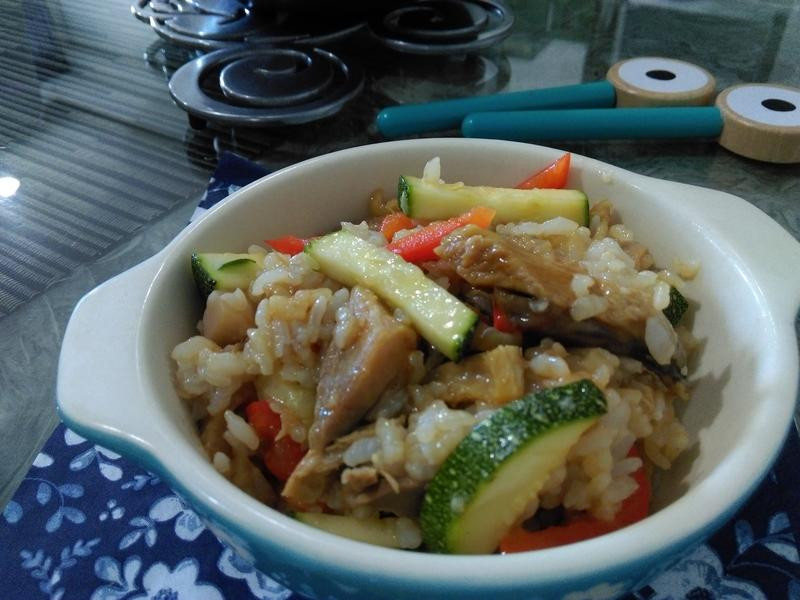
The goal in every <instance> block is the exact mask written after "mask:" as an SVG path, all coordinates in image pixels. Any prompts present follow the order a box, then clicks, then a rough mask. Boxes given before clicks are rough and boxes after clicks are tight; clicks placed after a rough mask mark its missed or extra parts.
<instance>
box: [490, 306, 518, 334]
mask: <svg viewBox="0 0 800 600" xmlns="http://www.w3.org/2000/svg"><path fill="white" fill-rule="evenodd" d="M492 327H494V328H495V329H497V331H502V332H503V333H516V332H517V331H519V328H518V327H517V326H516V325H514V322H513V321H512V320H511V318H509V316H508V315H507V314H506V313H505V312H504V311H503V309H502V308H500V307H499V306H498V305H497V303H495V302H493V303H492Z"/></svg>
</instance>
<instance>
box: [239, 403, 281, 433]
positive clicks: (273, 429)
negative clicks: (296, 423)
mask: <svg viewBox="0 0 800 600" xmlns="http://www.w3.org/2000/svg"><path fill="white" fill-rule="evenodd" d="M244 412H245V415H247V422H248V423H250V427H252V428H253V429H254V430H255V432H256V435H258V437H259V439H261V440H263V441H265V442H269V443H270V444H271V443H272V442H274V441H275V438H276V437H278V434H279V433H280V431H281V416H280V415H279V414H278V413H276V412H275V411H273V410H272V409H271V408H270V407H269V402H267V401H266V400H256V401H255V402H251V403H250V404H248V405H247V406H246V407H245V409H244Z"/></svg>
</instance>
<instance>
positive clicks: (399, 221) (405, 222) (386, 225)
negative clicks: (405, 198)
mask: <svg viewBox="0 0 800 600" xmlns="http://www.w3.org/2000/svg"><path fill="white" fill-rule="evenodd" d="M414 227H416V223H414V221H412V220H411V219H409V218H408V217H407V216H406V215H405V214H404V213H401V212H393V213H389V214H388V215H386V216H385V217H384V218H383V221H381V233H382V234H383V236H384V237H385V238H386V241H387V242H391V241H392V238H393V237H394V234H395V233H397V232H398V231H402V230H403V229H413V228H414Z"/></svg>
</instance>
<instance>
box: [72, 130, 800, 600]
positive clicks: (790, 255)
mask: <svg viewBox="0 0 800 600" xmlns="http://www.w3.org/2000/svg"><path fill="white" fill-rule="evenodd" d="M560 154H561V153H560V152H559V151H556V150H553V149H549V148H543V147H539V146H532V145H528V144H519V143H513V142H503V141H487V140H475V139H426V140H412V141H402V142H391V143H386V144H376V145H372V146H365V147H360V148H353V149H350V150H344V151H341V152H336V153H333V154H329V155H326V156H321V157H318V158H315V159H312V160H309V161H306V162H303V163H300V164H297V165H294V166H292V167H289V168H287V169H284V170H282V171H279V172H277V173H274V174H272V175H270V176H268V177H265V178H263V179H261V180H259V181H257V182H255V183H253V184H251V185H249V186H247V187H246V188H243V189H241V190H239V191H238V192H236V193H235V194H233V195H232V196H231V197H230V198H229V199H228V200H227V201H226V202H224V203H222V204H221V205H218V206H217V207H215V208H214V209H212V210H211V211H210V212H209V213H207V214H206V215H205V216H204V217H203V218H201V219H200V220H199V221H197V222H195V223H194V224H193V225H191V226H190V227H188V228H187V229H186V230H185V231H184V232H182V233H181V235H180V236H178V238H177V239H176V240H175V241H174V242H172V243H171V244H170V245H169V246H167V247H166V248H165V249H164V250H163V251H162V252H160V253H159V254H157V255H156V256H154V257H152V258H151V259H149V260H147V261H146V262H144V263H142V264H140V265H139V266H137V267H135V268H133V269H131V270H129V271H127V272H125V273H123V274H122V275H119V276H118V277H115V278H114V279H112V280H110V281H108V282H106V283H105V284H103V285H101V286H100V287H99V288H97V289H96V290H94V291H93V292H91V293H90V294H88V295H87V296H86V297H85V298H84V299H83V300H82V301H81V302H80V304H79V305H78V306H77V308H76V309H75V312H74V314H73V316H72V319H71V320H70V323H69V326H68V328H67V331H66V334H65V338H64V344H63V348H62V353H61V361H60V365H59V376H58V404H59V409H60V412H61V415H62V417H63V418H64V420H65V421H66V423H67V424H68V425H69V426H70V427H71V428H73V429H74V430H76V431H77V432H78V433H80V434H82V435H84V436H86V437H88V438H91V439H93V440H96V441H97V442H98V443H101V444H103V445H105V446H107V447H109V448H112V449H114V450H117V451H118V452H120V453H122V454H124V455H126V456H127V457H129V458H131V459H134V460H137V461H139V462H141V463H142V464H144V465H145V466H147V467H148V468H150V469H151V470H153V471H155V472H157V473H159V474H160V475H162V476H163V477H164V479H165V480H166V481H167V482H168V483H169V484H170V485H171V486H172V487H173V488H174V489H175V490H176V491H178V492H179V493H180V494H181V495H182V496H183V497H184V498H185V499H186V500H187V501H188V502H189V503H190V504H191V505H192V507H193V508H194V509H195V510H196V511H197V512H198V513H199V514H200V515H201V516H202V517H203V518H204V519H206V521H207V522H208V523H209V524H210V526H211V527H212V529H213V530H214V531H215V532H216V533H217V534H218V535H219V536H220V537H221V538H223V539H225V540H226V541H228V542H230V543H231V544H233V545H234V547H235V548H237V549H238V550H239V551H240V553H241V554H242V555H243V556H245V557H249V558H252V559H253V560H255V562H256V564H257V565H258V567H259V568H260V569H262V570H263V571H264V573H266V574H268V575H270V576H272V577H273V578H275V579H276V580H277V581H279V582H281V583H284V584H286V585H288V586H290V587H292V588H293V589H295V590H297V591H300V592H302V593H304V594H307V595H309V596H313V597H319V598H322V597H325V598H328V597H352V596H353V595H354V594H355V593H360V594H363V595H364V597H370V598H379V597H385V598H403V597H407V598H418V597H425V598H431V597H441V598H445V597H457V598H486V597H492V598H493V599H500V598H509V599H510V598H520V597H533V596H534V595H536V596H537V597H571V598H578V597H580V598H583V597H586V595H587V594H585V593H584V592H587V590H591V592H590V593H588V592H587V593H588V595H590V596H591V595H595V596H598V597H604V598H605V597H613V596H614V595H616V594H617V593H621V592H623V591H625V590H627V589H631V588H633V587H634V586H636V585H637V584H640V583H644V582H646V581H647V580H648V578H650V577H652V576H653V575H654V574H655V573H657V572H658V571H659V570H661V569H663V568H664V567H666V566H667V565H669V564H670V562H671V561H674V560H675V559H676V558H677V557H678V556H679V555H680V554H681V553H682V552H685V551H686V550H687V549H689V548H691V547H692V546H693V545H695V544H697V543H699V542H700V541H701V540H703V539H704V538H706V537H708V536H709V535H710V534H711V533H712V532H713V531H714V530H715V529H716V528H718V527H719V526H721V525H722V524H723V523H724V522H725V520H726V519H727V518H729V517H730V516H731V515H732V514H733V512H734V511H735V509H736V508H737V507H738V506H739V505H741V503H742V502H744V500H745V499H746V498H747V496H748V495H749V494H750V493H751V492H752V491H753V490H754V488H755V487H756V485H757V484H758V483H759V481H760V479H761V478H762V477H763V476H764V475H765V474H766V473H767V470H768V469H769V467H770V465H771V463H772V462H773V460H774V459H775V457H776V456H777V453H778V451H779V449H780V447H781V444H782V442H783V440H784V437H785V435H786V432H787V430H788V427H789V425H790V423H791V420H792V415H793V409H794V405H795V397H796V391H797V377H798V353H797V344H796V338H795V332H794V327H793V323H794V319H795V315H796V312H797V308H798V305H799V304H800V278H798V276H797V265H800V245H798V243H797V242H796V241H795V240H794V239H793V238H792V237H791V236H790V235H789V234H788V233H787V232H785V231H784V230H783V229H782V228H781V227H780V226H778V225H777V224H776V223H774V222H773V221H772V220H770V219H769V218H768V217H767V216H766V215H764V214H763V213H762V212H761V211H759V210H758V209H756V208H754V207H753V206H752V205H750V204H749V203H747V202H746V201H744V200H742V199H740V198H736V197H734V196H731V195H729V194H725V193H721V192H716V191H712V190H708V189H702V188H697V187H691V186H687V185H683V184H678V183H671V182H668V181H661V180H656V179H651V178H648V177H644V176H641V175H636V174H633V173H630V172H627V171H624V170H621V169H618V168H616V167H613V166H610V165H607V164H603V163H600V162H597V161H594V160H591V159H588V158H584V157H581V156H574V157H573V162H572V171H571V175H570V182H569V186H570V187H577V188H581V189H583V190H585V191H586V193H587V194H588V195H589V197H590V199H593V200H595V201H596V200H600V199H603V198H611V199H612V200H613V201H614V203H615V206H616V207H617V208H618V210H619V212H620V213H621V214H622V216H623V218H624V220H625V223H626V224H628V225H629V226H630V227H631V228H632V229H633V231H634V232H635V233H636V235H637V239H639V240H641V241H643V242H645V243H646V244H647V245H649V247H650V248H651V250H652V252H653V254H654V256H655V257H656V259H657V261H659V262H660V264H662V265H666V264H668V263H669V261H671V259H672V258H673V257H678V258H683V259H699V260H700V261H701V263H702V268H701V271H700V274H699V275H698V277H697V278H696V279H695V280H694V281H693V282H692V283H691V284H690V286H689V289H688V296H689V298H690V299H691V301H692V303H693V305H694V308H695V315H694V332H695V334H696V335H697V336H699V337H700V338H701V339H702V340H703V341H704V347H703V350H702V355H701V357H700V359H699V362H698V364H697V365H696V368H695V370H694V372H693V374H692V380H693V381H694V391H693V398H692V401H691V403H690V404H689V405H688V406H687V407H686V410H685V412H684V415H683V420H684V422H685V423H686V425H687V427H688V429H689V432H690V435H691V444H692V445H691V448H690V450H689V451H687V452H686V453H685V456H683V458H681V459H680V460H679V461H678V463H677V464H676V465H675V466H674V468H673V469H672V470H671V471H670V472H669V474H668V475H667V476H666V477H664V478H663V480H662V482H661V485H660V488H659V491H658V493H657V494H656V497H655V506H656V509H657V510H656V512H655V514H653V515H652V516H650V517H648V518H647V519H645V520H644V521H642V522H640V523H637V524H636V525H633V526H631V527H628V528H626V529H623V530H621V531H618V532H615V533H612V534H609V535H607V536H604V537H602V538H598V539H594V540H589V541H585V542H581V543H579V544H573V545H570V546H565V547H560V548H555V549H551V550H544V551H539V552H535V553H523V554H519V555H511V556H478V557H475V556H439V555H432V554H425V553H419V552H403V551H398V550H389V549H384V548H378V547H372V546H368V545H365V544H361V543H358V542H353V541H349V540H345V539H342V538H339V537H336V536H332V535H329V534H326V533H323V532H320V531H317V530H314V529H312V528H310V527H307V526H305V525H303V524H301V523H298V522H296V521H294V520H293V519H291V518H289V517H287V516H285V515H283V514H281V513H278V512H276V511H274V510H272V509H270V508H268V507H266V506H264V505H262V504H260V503H259V502H257V501H256V500H254V499H253V498H251V497H249V496H247V495H246V494H244V493H243V492H241V491H239V490H238V489H237V488H235V487H234V486H233V485H232V484H230V483H228V482H227V481H226V480H225V479H223V478H222V477H221V476H220V475H219V474H217V472H216V471H215V470H214V469H213V468H212V466H211V465H210V464H209V462H208V460H207V459H206V457H205V455H204V454H203V451H202V450H201V447H200V444H199V442H198V438H197V435H196V433H195V430H194V427H193V424H192V423H191V422H190V420H189V419H188V416H187V413H186V412H185V410H184V408H183V406H182V405H181V402H180V401H179V399H178V397H177V395H176V394H175V391H174V390H173V386H172V380H171V372H172V364H171V361H170V359H169V353H170V351H171V349H172V348H173V346H175V344H176V343H178V342H179V341H181V340H183V339H185V338H186V337H188V336H189V335H191V334H192V333H193V331H194V326H195V323H196V321H197V319H198V318H199V315H200V310H201V307H200V306H199V303H198V299H197V295H196V292H195V289H194V285H193V282H192V279H191V274H190V271H189V268H188V266H189V256H190V254H191V252H192V251H193V250H196V249H199V250H203V251H243V250H244V249H246V247H247V245H248V244H249V243H251V242H258V241H260V240H263V239H265V238H270V237H275V236H278V235H281V234H285V233H292V234H296V235H309V234H314V233H318V232H321V231H326V230H330V229H333V228H336V227H337V226H338V223H339V222H340V221H342V220H360V219H361V218H362V217H363V216H365V212H366V201H367V197H368V194H369V193H370V191H371V190H373V189H375V188H376V187H383V188H384V189H385V190H388V191H391V190H393V189H394V186H395V185H396V181H397V176H398V175H399V174H400V173H420V172H421V169H422V167H423V165H424V164H425V162H426V160H428V159H429V158H431V157H433V156H440V157H441V159H442V165H443V177H444V178H445V179H447V180H449V181H457V180H463V181H465V182H467V183H471V184H487V185H505V186H509V185H513V184H515V183H516V182H517V181H519V180H521V179H522V178H524V176H526V175H528V174H530V173H531V172H533V171H534V170H536V169H537V168H539V167H542V166H543V165H545V164H547V163H549V162H550V161H552V160H554V159H555V158H556V157H558V156H559V155H560ZM572 594H576V595H574V596H572Z"/></svg>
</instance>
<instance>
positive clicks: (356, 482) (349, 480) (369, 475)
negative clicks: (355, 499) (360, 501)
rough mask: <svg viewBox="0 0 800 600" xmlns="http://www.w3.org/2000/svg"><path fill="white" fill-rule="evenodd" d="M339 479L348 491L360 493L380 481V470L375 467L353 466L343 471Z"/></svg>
mask: <svg viewBox="0 0 800 600" xmlns="http://www.w3.org/2000/svg"><path fill="white" fill-rule="evenodd" d="M339 480H340V481H341V484H342V487H343V488H345V489H346V490H347V491H348V492H350V493H352V494H360V493H361V492H363V491H364V490H366V489H367V488H370V487H372V486H373V485H375V484H376V483H378V471H377V469H376V468H375V467H368V466H363V467H352V468H350V469H345V470H344V471H342V474H341V476H340V478H339Z"/></svg>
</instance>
